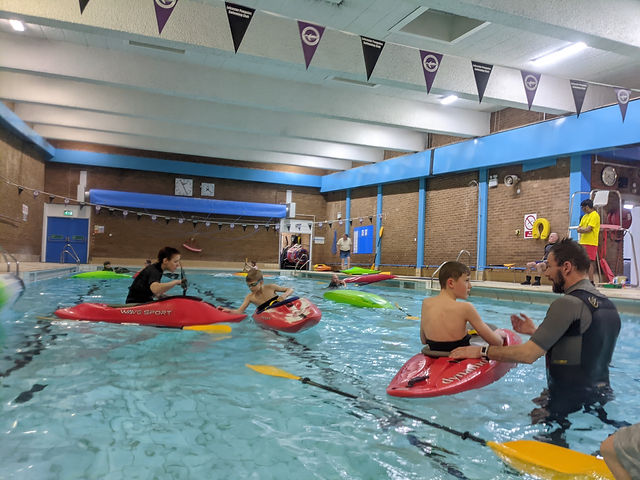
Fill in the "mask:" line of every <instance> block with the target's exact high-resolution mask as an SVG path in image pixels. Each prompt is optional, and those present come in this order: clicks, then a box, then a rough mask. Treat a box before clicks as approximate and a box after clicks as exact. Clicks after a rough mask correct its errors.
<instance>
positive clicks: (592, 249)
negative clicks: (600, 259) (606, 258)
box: [582, 245, 598, 262]
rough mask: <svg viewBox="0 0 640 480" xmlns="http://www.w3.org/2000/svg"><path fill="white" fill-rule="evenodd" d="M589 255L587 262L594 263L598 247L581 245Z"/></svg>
mask: <svg viewBox="0 0 640 480" xmlns="http://www.w3.org/2000/svg"><path fill="white" fill-rule="evenodd" d="M582 246H583V247H584V249H585V250H586V251H587V255H589V260H592V261H594V262H595V261H596V255H597V253H598V247H597V246H596V245H582Z"/></svg>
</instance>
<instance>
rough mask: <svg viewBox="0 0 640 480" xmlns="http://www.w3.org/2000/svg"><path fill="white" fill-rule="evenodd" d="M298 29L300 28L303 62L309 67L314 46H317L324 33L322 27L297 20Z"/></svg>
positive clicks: (314, 51)
mask: <svg viewBox="0 0 640 480" xmlns="http://www.w3.org/2000/svg"><path fill="white" fill-rule="evenodd" d="M298 30H300V40H301V41H302V52H303V53H304V63H305V64H306V65H307V68H309V64H310V63H311V59H312V58H313V55H314V54H315V53H316V48H318V44H319V43H320V39H321V38H322V34H323V33H324V27H321V26H320V25H314V24H313V23H307V22H302V21H300V20H298Z"/></svg>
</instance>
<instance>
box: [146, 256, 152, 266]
mask: <svg viewBox="0 0 640 480" xmlns="http://www.w3.org/2000/svg"><path fill="white" fill-rule="evenodd" d="M151 263H152V262H151V259H150V258H147V259H146V260H145V261H144V264H145V265H151Z"/></svg>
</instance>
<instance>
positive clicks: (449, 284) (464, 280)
mask: <svg viewBox="0 0 640 480" xmlns="http://www.w3.org/2000/svg"><path fill="white" fill-rule="evenodd" d="M470 274H471V271H470V270H469V267H467V266H466V265H465V264H464V263H460V262H447V263H445V264H444V265H443V266H442V268H441V269H440V274H439V275H438V280H440V290H445V289H450V290H453V291H454V293H455V294H456V298H467V296H468V295H469V290H471V285H470V283H469V275H470Z"/></svg>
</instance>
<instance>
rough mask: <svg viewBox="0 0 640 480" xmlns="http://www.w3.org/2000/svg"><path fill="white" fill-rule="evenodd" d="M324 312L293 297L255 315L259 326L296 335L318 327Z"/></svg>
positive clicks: (305, 300)
mask: <svg viewBox="0 0 640 480" xmlns="http://www.w3.org/2000/svg"><path fill="white" fill-rule="evenodd" d="M320 318H322V312H321V311H320V309H319V308H318V307H317V306H316V305H314V304H313V303H311V301H310V300H307V299H306V298H299V297H291V298H287V299H285V300H284V301H282V302H278V303H276V304H274V305H273V306H271V307H269V308H266V309H264V310H261V311H257V310H256V313H254V314H253V319H254V320H255V322H256V323H257V324H259V325H260V326H262V327H265V328H269V329H271V330H279V331H281V332H287V333H296V332H301V331H302V330H306V329H307V328H311V327H313V326H314V325H316V324H317V323H318V322H319V321H320Z"/></svg>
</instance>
